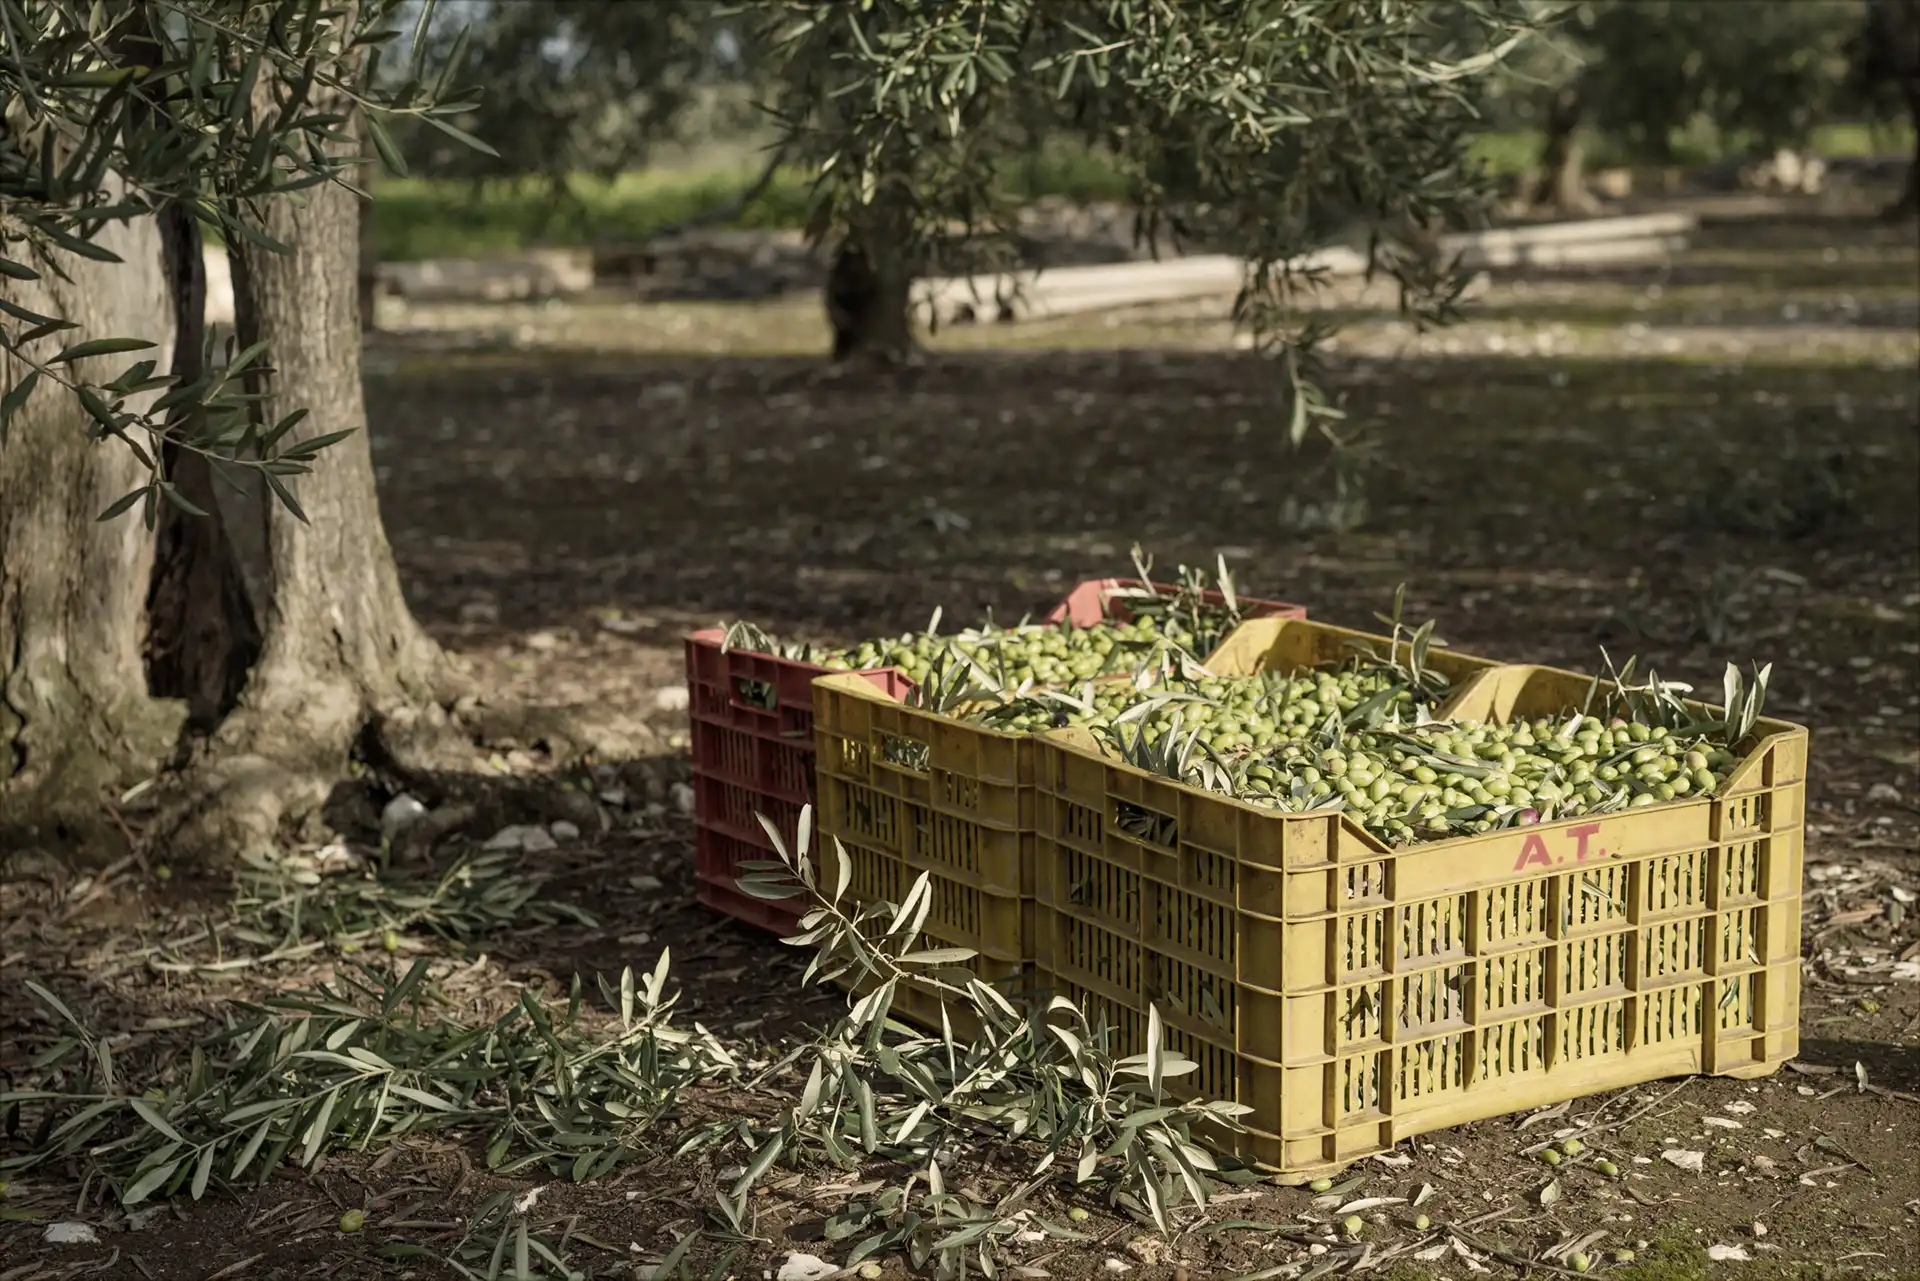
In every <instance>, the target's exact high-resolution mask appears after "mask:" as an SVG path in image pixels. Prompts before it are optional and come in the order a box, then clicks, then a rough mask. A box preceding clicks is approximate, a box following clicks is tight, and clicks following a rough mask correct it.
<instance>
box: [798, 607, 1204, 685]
mask: <svg viewBox="0 0 1920 1281" xmlns="http://www.w3.org/2000/svg"><path fill="white" fill-rule="evenodd" d="M1195 644H1196V638H1195V635H1194V632H1193V630H1192V629H1191V628H1190V627H1189V626H1188V625H1187V623H1186V622H1185V621H1184V620H1183V619H1180V618H1177V617H1169V618H1167V619H1166V620H1164V621H1162V620H1159V619H1157V618H1155V617H1154V616H1153V615H1146V616H1143V617H1140V618H1133V619H1126V620H1120V619H1107V620H1104V621H1102V622H1099V623H1096V624H1094V625H1093V626H1091V627H1071V626H1066V625H1055V624H1047V623H1039V624H1032V625H1028V626H1022V627H1005V628H992V627H988V628H979V629H976V630H973V631H967V632H962V633H960V634H958V635H955V636H939V635H935V634H933V633H931V632H917V633H916V632H909V633H906V634H904V635H901V636H895V637H886V638H882V639H877V640H868V641H863V642H861V643H860V644H858V645H854V646H851V647H850V648H848V649H844V650H840V651H837V652H834V653H831V654H829V655H827V656H826V657H825V658H823V659H822V660H821V662H822V665H824V666H826V667H830V668H833V669H834V670H836V671H857V670H861V669H865V668H872V667H898V668H899V669H900V670H901V671H903V672H905V673H906V675H907V677H908V679H910V680H913V681H914V682H916V683H919V682H924V681H925V680H927V678H928V677H929V675H930V674H931V673H932V672H933V669H934V665H935V664H936V663H937V662H938V661H939V660H940V657H941V655H942V654H943V653H945V651H946V650H947V649H948V648H949V647H952V648H953V649H956V650H958V651H959V652H960V653H962V654H964V655H965V656H966V657H967V658H969V659H971V660H973V662H974V663H975V664H977V665H978V668H979V670H980V672H981V673H982V674H984V676H985V677H986V678H987V679H989V680H990V681H991V682H992V683H993V684H995V685H997V686H998V687H1000V688H1002V689H1005V690H1009V691H1013V690H1022V689H1035V688H1041V689H1044V688H1051V687H1058V686H1063V685H1072V684H1075V683H1078V682H1081V681H1089V680H1094V679H1096V678H1098V677H1101V676H1110V675H1114V674H1116V673H1120V672H1127V671H1132V670H1133V669H1134V668H1136V667H1138V666H1139V665H1140V664H1141V663H1143V662H1146V661H1148V660H1150V659H1151V658H1152V656H1153V654H1154V653H1155V652H1156V651H1157V650H1160V649H1162V648H1163V647H1167V646H1170V647H1172V648H1173V649H1175V650H1178V651H1180V652H1182V653H1185V654H1187V655H1189V656H1191V657H1193V658H1195V659H1203V658H1205V657H1206V655H1205V654H1197V653H1195V652H1194V645H1195Z"/></svg>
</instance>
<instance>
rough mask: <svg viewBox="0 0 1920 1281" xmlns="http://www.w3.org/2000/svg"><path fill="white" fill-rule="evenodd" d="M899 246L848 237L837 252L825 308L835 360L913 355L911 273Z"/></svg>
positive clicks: (868, 237)
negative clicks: (831, 330)
mask: <svg viewBox="0 0 1920 1281" xmlns="http://www.w3.org/2000/svg"><path fill="white" fill-rule="evenodd" d="M899 243H900V242H899V241H898V240H895V239H893V238H892V237H890V236H885V235H871V234H870V235H866V236H862V237H860V238H858V239H855V238H853V237H851V236H850V237H848V238H847V239H846V240H845V241H843V242H842V243H841V245H840V248H839V249H838V251H836V252H835V254H834V257H833V266H832V269H831V270H830V271H829V273H828V275H827V286H826V303H827V320H828V322H829V323H830V324H831V325H832V326H833V358H834V359H835V360H836V361H846V360H854V359H879V360H898V359H902V358H904V357H906V356H908V355H910V354H912V352H913V351H914V349H915V346H916V344H915V342H914V337H913V316H912V306H911V294H912V289H913V272H912V269H911V267H910V266H909V264H908V262H907V257H906V255H905V254H904V253H903V252H901V251H900V249H899Z"/></svg>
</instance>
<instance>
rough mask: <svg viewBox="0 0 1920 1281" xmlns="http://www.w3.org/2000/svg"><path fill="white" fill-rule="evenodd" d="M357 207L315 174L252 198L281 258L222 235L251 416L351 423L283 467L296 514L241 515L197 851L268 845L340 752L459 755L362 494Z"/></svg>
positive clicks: (193, 834)
mask: <svg viewBox="0 0 1920 1281" xmlns="http://www.w3.org/2000/svg"><path fill="white" fill-rule="evenodd" d="M344 108H345V104H342V103H332V104H318V103H317V104H315V109H317V110H323V111H328V110H344ZM360 204H361V201H360V200H359V198H358V197H357V196H355V195H354V194H353V192H351V191H349V190H347V189H346V188H344V187H341V186H339V185H338V184H332V183H328V184H322V185H320V186H317V187H314V188H311V189H310V190H309V191H308V192H307V196H306V200H305V201H304V203H303V204H301V205H296V204H295V203H294V202H292V201H284V200H283V201H275V202H273V203H272V204H271V205H270V206H269V207H268V213H267V217H266V231H267V233H268V234H269V235H270V236H271V237H273V238H274V239H275V240H277V241H279V242H280V243H281V244H282V245H284V246H287V248H288V252H286V253H274V252H271V251H269V250H265V249H261V248H258V247H256V246H253V245H250V244H247V243H245V242H242V241H239V240H237V239H236V241H235V242H234V243H233V244H232V245H231V246H230V247H229V255H230V258H231V261H232V264H233V278H234V279H233V284H234V306H235V329H236V331H237V333H238V336H239V341H240V344H241V345H242V346H243V347H244V346H249V345H251V344H253V343H255V342H265V343H267V344H268V345H269V350H270V352H271V359H272V365H273V369H274V371H275V373H274V376H273V378H272V380H271V384H270V386H269V387H268V388H267V390H268V395H267V397H266V399H265V401H264V403H263V405H262V406H261V408H260V414H261V418H262V420H263V421H264V422H266V423H269V424H271V423H276V422H279V421H280V420H281V419H282V418H283V417H284V416H285V415H287V414H289V413H291V412H292V411H293V410H295V409H296V408H299V409H302V410H305V411H306V413H307V416H306V418H305V419H304V420H302V421H301V422H300V424H299V425H298V426H297V427H295V428H294V429H293V430H292V432H291V433H289V436H288V438H287V440H288V443H291V442H292V441H297V440H302V439H309V438H312V437H314V436H317V435H321V434H326V433H332V432H338V431H348V432H351V433H352V434H351V435H349V436H348V437H346V438H345V439H344V440H341V441H339V442H338V443H336V444H333V445H331V446H329V447H328V448H326V449H324V450H322V451H321V452H320V453H319V454H318V456H317V457H316V458H315V459H314V461H313V465H312V471H311V473H310V474H307V475H302V476H289V477H286V478H285V481H284V483H285V485H286V488H287V489H288V491H289V492H290V494H291V496H292V498H293V499H294V501H295V502H297V503H298V505H299V507H300V509H301V511H302V512H303V513H304V515H305V516H306V518H307V519H306V520H305V521H304V522H303V521H302V520H301V519H300V518H299V517H298V516H296V515H295V514H294V513H293V512H292V511H290V510H288V508H287V507H286V505H285V504H283V503H281V502H279V501H268V502H266V503H264V504H262V505H261V507H260V509H259V511H258V513H257V514H256V517H255V518H256V519H258V520H259V521H261V522H262V523H263V525H264V529H263V530H261V531H260V537H261V541H262V544H263V545H264V548H265V561H266V573H265V581H264V582H263V583H262V585H261V588H260V593H259V601H258V605H257V609H256V613H257V617H258V624H259V657H258V661H257V662H255V663H254V664H253V667H252V670H251V671H250V672H249V673H248V675H247V679H246V684H245V688H244V690H243V692H242V693H241V695H240V698H239V701H238V704H237V706H235V707H234V709H233V711H232V712H231V714H230V715H228V716H227V717H226V718H225V720H224V721H222V723H221V724H220V726H219V728H218V729H217V730H216V731H215V732H214V733H213V735H212V736H211V738H210V739H209V740H208V741H207V743H206V744H204V745H203V748H202V752H201V755H200V757H199V759H198V761H197V762H196V764H195V768H194V770H193V771H191V772H190V774H189V776H188V778H187V779H186V780H185V782H186V786H185V787H184V788H183V789H182V790H183V800H182V808H181V810H180V812H179V813H177V814H176V816H175V822H174V824H173V831H174V832H175V834H176V836H177V837H178V838H179V839H180V840H181V841H182V842H183V843H184V844H185V845H186V846H187V847H188V849H189V850H190V851H192V852H194V853H197V854H199V855H200V856H202V857H214V858H218V857H222V856H231V855H232V854H233V853H235V852H237V851H239V850H241V849H244V848H247V847H249V846H252V847H258V846H260V845H263V844H271V842H272V841H273V840H274V838H275V836H276V835H277V833H278V831H279V828H280V826H281V824H282V823H283V822H286V821H289V820H294V819H299V818H302V817H307V816H312V815H315V814H317V812H318V810H319V808H320V806H321V804H322V803H323V802H324V801H325V799H326V795H327V791H328V789H329V788H330V787H331V786H332V785H333V784H334V783H335V782H337V781H338V780H340V779H341V778H342V777H344V775H345V772H346V765H347V761H348V757H349V753H350V752H351V751H352V750H353V749H354V748H355V747H356V746H365V747H367V748H368V749H369V750H375V751H378V752H381V753H384V754H387V755H391V756H392V757H394V758H395V759H398V760H402V761H406V762H410V763H418V764H426V765H433V764H444V765H450V764H453V763H455V761H456V759H459V760H463V758H454V757H451V756H449V755H448V752H447V750H446V749H448V748H450V747H451V746H452V745H453V740H454V738H455V735H453V734H452V733H451V732H450V720H449V717H448V715H447V706H448V704H450V703H451V701H452V699H453V698H454V697H455V696H456V695H457V694H458V692H459V690H460V686H459V682H458V681H457V679H456V678H455V677H454V676H453V673H452V671H451V668H450V667H449V665H448V663H447V660H446V658H445V657H444V655H443V654H442V652H441V651H440V649H439V647H438V646H437V645H436V644H435V643H434V642H433V641H432V640H431V639H429V638H428V637H427V635H426V634H425V633H424V632H423V631H422V630H421V629H420V627H419V625H418V624H417V623H416V622H415V621H414V618H413V615H412V614H411V613H410V612H409V610H408V608H407V604H406V601H405V599H404V598H403V597H402V595H401V592H400V580H399V573H398V571H397V569H396V568H395V565H394V561H393V551H392V549H391V547H390V546H389V545H388V542H387V535H386V529H385V526H384V525H383V524H382V522H381V517H380V506H379V501H378V498H377V496H376V493H375V489H374V471H373V457H372V452H371V450H370V449H369V446H368V440H367V417H366V405H365V401H364V400H363V398H362V393H361V385H360V335H361V328H360V322H361V313H360V300H359V294H360V291H359V288H358V280H359V266H360V261H361V259H360V225H361V224H360V216H361V210H360ZM198 603H199V604H200V605H201V606H202V607H203V608H206V609H214V608H219V604H218V602H214V601H207V600H201V601H199V602H198Z"/></svg>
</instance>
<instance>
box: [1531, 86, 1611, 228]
mask: <svg viewBox="0 0 1920 1281" xmlns="http://www.w3.org/2000/svg"><path fill="white" fill-rule="evenodd" d="M1586 114H1587V112H1586V100H1585V95H1583V94H1582V93H1581V91H1580V89H1579V87H1578V86H1573V85H1569V86H1567V87H1566V88H1563V89H1561V90H1560V91H1559V92H1558V93H1557V94H1555V95H1554V99H1553V103H1552V104H1551V105H1550V106H1549V107H1548V109H1547V120H1546V125H1547V129H1546V133H1547V136H1546V141H1545V142H1544V143H1543V144H1542V146H1541V149H1540V165H1539V176H1538V179H1537V183H1536V187H1535V202H1536V203H1537V204H1540V205H1545V206H1550V207H1552V208H1555V209H1560V210H1564V211H1566V212H1569V213H1591V212H1593V211H1594V209H1595V208H1597V207H1598V202H1597V201H1595V200H1594V198H1593V195H1592V193H1591V192H1589V191H1588V190H1587V184H1586V172H1585V171H1586V154H1585V152H1586V147H1585V141H1584V139H1583V138H1582V136H1581V135H1582V128H1581V126H1582V125H1583V124H1584V123H1585V120H1586Z"/></svg>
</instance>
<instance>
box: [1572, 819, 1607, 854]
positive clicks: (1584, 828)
mask: <svg viewBox="0 0 1920 1281" xmlns="http://www.w3.org/2000/svg"><path fill="white" fill-rule="evenodd" d="M1599 830H1600V825H1599V824H1598V823H1582V824H1581V825H1580V826H1578V827H1569V828H1568V829H1567V835H1568V836H1571V837H1572V838H1573V839H1574V840H1576V841H1578V842H1579V844H1578V845H1576V846H1575V847H1574V850H1573V861H1574V862H1576V863H1584V862H1586V861H1587V842H1588V841H1590V840H1592V839H1593V834H1594V833H1595V832H1597V831H1599ZM1600 852H1601V853H1602V854H1605V853H1606V851H1605V850H1601V851H1600Z"/></svg>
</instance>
